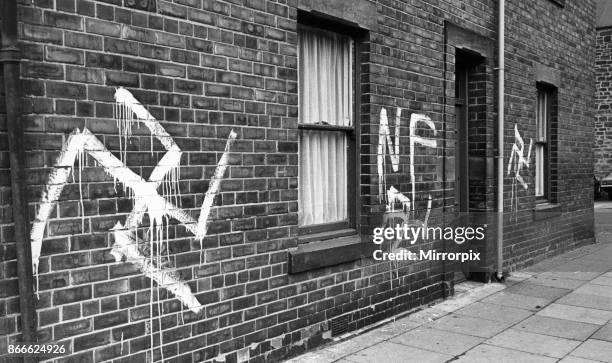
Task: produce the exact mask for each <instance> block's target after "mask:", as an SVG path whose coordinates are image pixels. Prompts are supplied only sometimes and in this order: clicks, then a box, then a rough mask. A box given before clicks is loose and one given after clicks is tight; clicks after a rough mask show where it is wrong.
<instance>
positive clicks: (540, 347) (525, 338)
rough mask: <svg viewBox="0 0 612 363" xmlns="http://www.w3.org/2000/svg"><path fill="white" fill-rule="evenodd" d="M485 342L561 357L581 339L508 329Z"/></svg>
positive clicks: (578, 343) (579, 342) (577, 344)
mask: <svg viewBox="0 0 612 363" xmlns="http://www.w3.org/2000/svg"><path fill="white" fill-rule="evenodd" d="M486 343H487V344H490V345H495V346H498V347H504V348H510V349H515V350H520V351H523V352H527V353H533V354H538V355H545V356H548V357H553V358H563V357H564V356H566V355H567V354H568V353H569V352H571V351H572V350H574V348H576V347H577V346H579V345H580V344H581V343H582V341H578V340H570V339H565V338H559V337H553V336H550V335H544V334H537V333H530V332H526V331H521V330H517V329H508V330H506V331H504V332H502V333H501V334H498V335H496V336H494V337H493V338H491V339H489V340H487V342H486Z"/></svg>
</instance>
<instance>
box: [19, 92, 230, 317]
mask: <svg viewBox="0 0 612 363" xmlns="http://www.w3.org/2000/svg"><path fill="white" fill-rule="evenodd" d="M115 100H116V109H115V112H116V115H117V127H118V128H119V136H120V140H121V138H123V141H122V142H121V144H120V157H121V159H122V160H120V159H118V158H117V157H115V156H114V155H113V154H112V153H111V152H110V151H108V149H106V147H105V146H104V144H103V143H102V142H101V141H100V140H99V139H98V138H97V137H96V136H95V135H93V134H92V133H91V132H90V131H89V130H87V128H85V129H83V131H80V130H78V129H76V130H74V132H72V134H71V135H70V136H69V137H68V140H67V141H66V143H65V144H64V146H63V148H62V151H61V153H60V155H59V157H58V159H57V162H56V164H55V165H54V167H53V171H52V172H51V174H50V175H49V181H48V183H47V185H46V187H45V190H44V192H43V195H42V198H41V203H40V206H39V209H38V212H37V213H36V217H35V219H34V222H33V224H32V231H31V244H32V265H33V270H34V271H35V273H36V274H38V264H39V258H40V252H41V247H42V241H43V236H44V231H45V227H46V225H47V221H48V220H49V218H50V216H51V213H52V211H53V208H54V206H55V204H56V202H57V201H58V199H59V197H60V194H61V192H62V189H63V188H64V186H65V185H66V184H67V183H68V178H69V176H70V175H71V173H72V175H73V178H74V174H73V173H74V170H73V165H74V163H75V161H77V159H78V164H79V166H78V170H79V173H80V171H81V169H82V167H83V159H84V154H85V153H87V154H89V155H90V156H91V157H93V159H94V160H96V162H97V163H98V164H99V165H101V166H102V167H103V168H104V170H105V171H106V172H107V173H108V174H109V175H111V176H112V177H113V179H114V181H115V183H116V182H117V181H119V182H120V183H121V184H122V185H123V186H124V188H125V189H126V191H127V192H128V193H129V196H130V197H131V198H132V199H133V200H134V207H133V209H132V211H131V212H130V213H129V215H128V216H127V218H126V220H125V223H124V224H121V222H117V223H116V225H115V227H114V228H113V234H114V237H115V243H114V245H113V248H112V251H111V254H112V255H113V256H114V257H115V259H116V260H117V261H120V260H123V259H125V262H128V263H133V264H135V265H136V266H138V267H139V269H140V270H141V271H142V273H143V274H144V275H145V276H147V277H149V278H150V279H151V280H153V281H156V282H157V284H158V285H159V286H161V287H163V288H165V289H167V290H168V291H170V292H172V293H173V294H174V295H175V296H176V297H177V298H178V299H179V300H180V301H181V302H182V303H183V304H184V305H185V306H187V307H188V308H189V309H190V310H191V311H193V312H194V313H198V312H200V311H201V310H202V308H203V307H202V305H201V304H200V303H199V302H198V300H197V299H196V298H195V297H194V295H193V293H192V292H191V289H190V288H189V286H188V285H187V284H186V283H184V282H182V281H181V280H180V276H178V273H176V272H175V271H173V270H170V269H167V268H165V262H164V260H163V257H162V253H161V252H162V250H164V248H163V246H162V244H163V242H164V236H163V232H164V227H165V226H167V225H168V220H169V219H170V218H172V219H174V220H176V221H178V222H179V223H180V224H182V225H183V226H184V227H185V228H186V229H187V230H188V231H190V232H191V233H192V234H194V235H195V236H196V238H197V239H199V240H200V245H201V244H202V239H203V238H204V237H205V236H206V228H207V220H208V216H209V214H210V210H211V207H212V204H213V201H214V198H215V195H217V194H218V192H219V188H220V184H221V179H222V178H223V175H224V174H225V171H226V169H227V167H228V160H229V150H230V148H231V146H232V144H233V142H234V141H235V139H236V133H235V132H234V131H233V130H232V131H231V132H230V134H229V138H228V140H227V143H226V146H225V150H224V153H223V155H222V157H221V159H220V161H219V163H218V164H217V167H216V169H215V172H214V175H213V177H212V179H211V181H210V184H209V188H208V190H207V191H206V194H205V197H204V202H203V203H202V206H201V208H200V216H199V219H198V221H197V222H196V221H195V220H194V219H193V218H192V217H191V216H190V215H189V214H188V213H186V212H185V211H183V210H181V209H180V208H179V207H177V199H178V196H179V194H180V190H179V186H178V181H179V178H180V176H179V167H180V160H181V155H182V151H181V149H180V148H179V147H178V145H177V144H176V143H175V142H174V140H173V139H172V138H171V137H170V135H169V134H168V133H167V132H166V131H165V129H164V128H163V127H162V126H161V124H160V123H159V122H158V121H157V120H156V119H155V118H154V117H153V116H152V115H151V114H150V113H149V112H148V111H147V110H146V109H145V108H144V107H143V106H142V105H141V104H140V102H138V100H136V98H134V96H133V95H132V94H131V93H130V92H129V91H127V90H126V89H124V88H119V89H117V91H116V93H115ZM134 116H135V117H134ZM134 123H142V124H143V125H144V126H146V127H147V128H148V129H149V131H150V133H151V152H152V151H153V146H152V145H153V137H155V138H156V139H157V140H158V141H159V142H160V143H161V144H162V145H163V147H164V149H165V150H166V153H165V154H164V156H163V157H162V158H161V160H160V161H159V163H158V164H157V165H156V166H155V168H154V169H153V171H152V172H151V175H150V177H149V179H148V180H144V179H143V178H142V177H141V176H140V175H138V174H136V173H134V172H133V171H132V170H131V169H129V168H128V167H127V166H126V165H125V163H124V158H125V155H126V149H127V142H128V137H129V136H130V135H131V130H132V126H133V125H134ZM80 182H81V178H80V177H79V183H80ZM160 187H161V189H162V193H161V194H160V193H158V189H159V188H160ZM80 200H81V205H82V200H83V198H82V195H81V198H80ZM145 214H147V215H148V217H149V233H148V236H149V244H150V245H149V248H148V251H146V252H147V253H144V252H143V251H142V250H143V249H142V248H141V247H139V246H141V245H142V244H143V243H142V241H140V240H139V237H138V235H137V228H138V227H140V225H141V224H142V221H143V218H144V216H145ZM167 243H168V241H167V239H166V246H165V251H166V252H167V251H168V250H169V249H168V248H167V247H168V246H167ZM154 244H156V245H154ZM154 250H156V251H157V256H154ZM37 290H38V289H37Z"/></svg>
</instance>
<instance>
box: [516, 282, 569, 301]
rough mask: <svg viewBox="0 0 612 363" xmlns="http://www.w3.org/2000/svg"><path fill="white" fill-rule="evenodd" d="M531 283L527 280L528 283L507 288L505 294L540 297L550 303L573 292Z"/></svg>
mask: <svg viewBox="0 0 612 363" xmlns="http://www.w3.org/2000/svg"><path fill="white" fill-rule="evenodd" d="M529 281H530V280H527V281H526V282H521V283H520V284H516V285H514V286H511V287H509V288H507V289H506V290H505V292H507V293H510V294H518V295H525V296H532V297H539V298H542V299H546V300H548V301H554V300H557V299H558V298H560V297H561V296H563V295H567V294H569V293H570V292H571V290H570V289H560V288H557V287H549V286H542V285H537V284H533V283H530V282H529Z"/></svg>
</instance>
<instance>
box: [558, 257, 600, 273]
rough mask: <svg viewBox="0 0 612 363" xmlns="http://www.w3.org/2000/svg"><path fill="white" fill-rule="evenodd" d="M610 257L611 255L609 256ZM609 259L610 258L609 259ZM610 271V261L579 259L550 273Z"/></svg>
mask: <svg viewBox="0 0 612 363" xmlns="http://www.w3.org/2000/svg"><path fill="white" fill-rule="evenodd" d="M608 256H609V255H608ZM607 258H609V257H607ZM608 270H610V261H606V260H603V259H602V260H600V259H592V258H589V259H586V258H585V259H578V260H574V261H570V262H568V263H567V264H565V265H561V266H557V267H555V268H553V269H551V270H550V271H583V272H600V273H601V272H606V271H608Z"/></svg>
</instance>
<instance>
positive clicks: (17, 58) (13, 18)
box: [0, 0, 36, 361]
mask: <svg viewBox="0 0 612 363" xmlns="http://www.w3.org/2000/svg"><path fill="white" fill-rule="evenodd" d="M0 14H2V19H1V21H2V29H1V43H0V44H1V45H2V47H1V48H0V64H1V65H2V69H3V72H4V92H5V101H6V124H7V131H8V141H9V142H8V143H9V162H10V168H11V169H10V174H11V193H12V195H11V197H12V200H13V221H14V224H15V242H16V246H15V247H16V250H17V276H18V278H19V280H18V284H19V311H20V313H21V334H22V342H23V343H26V344H27V343H35V342H36V310H35V307H34V302H35V301H36V300H35V299H34V289H33V276H32V253H31V248H30V239H29V232H28V231H29V228H30V226H29V221H30V218H29V216H28V201H27V194H26V183H25V180H26V177H25V153H24V151H23V146H24V145H25V141H24V127H23V122H22V120H21V112H22V111H21V106H22V98H21V80H20V76H19V74H20V62H21V54H20V52H19V45H18V36H17V0H1V1H0ZM30 359H33V358H27V357H26V358H24V360H25V361H30Z"/></svg>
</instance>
